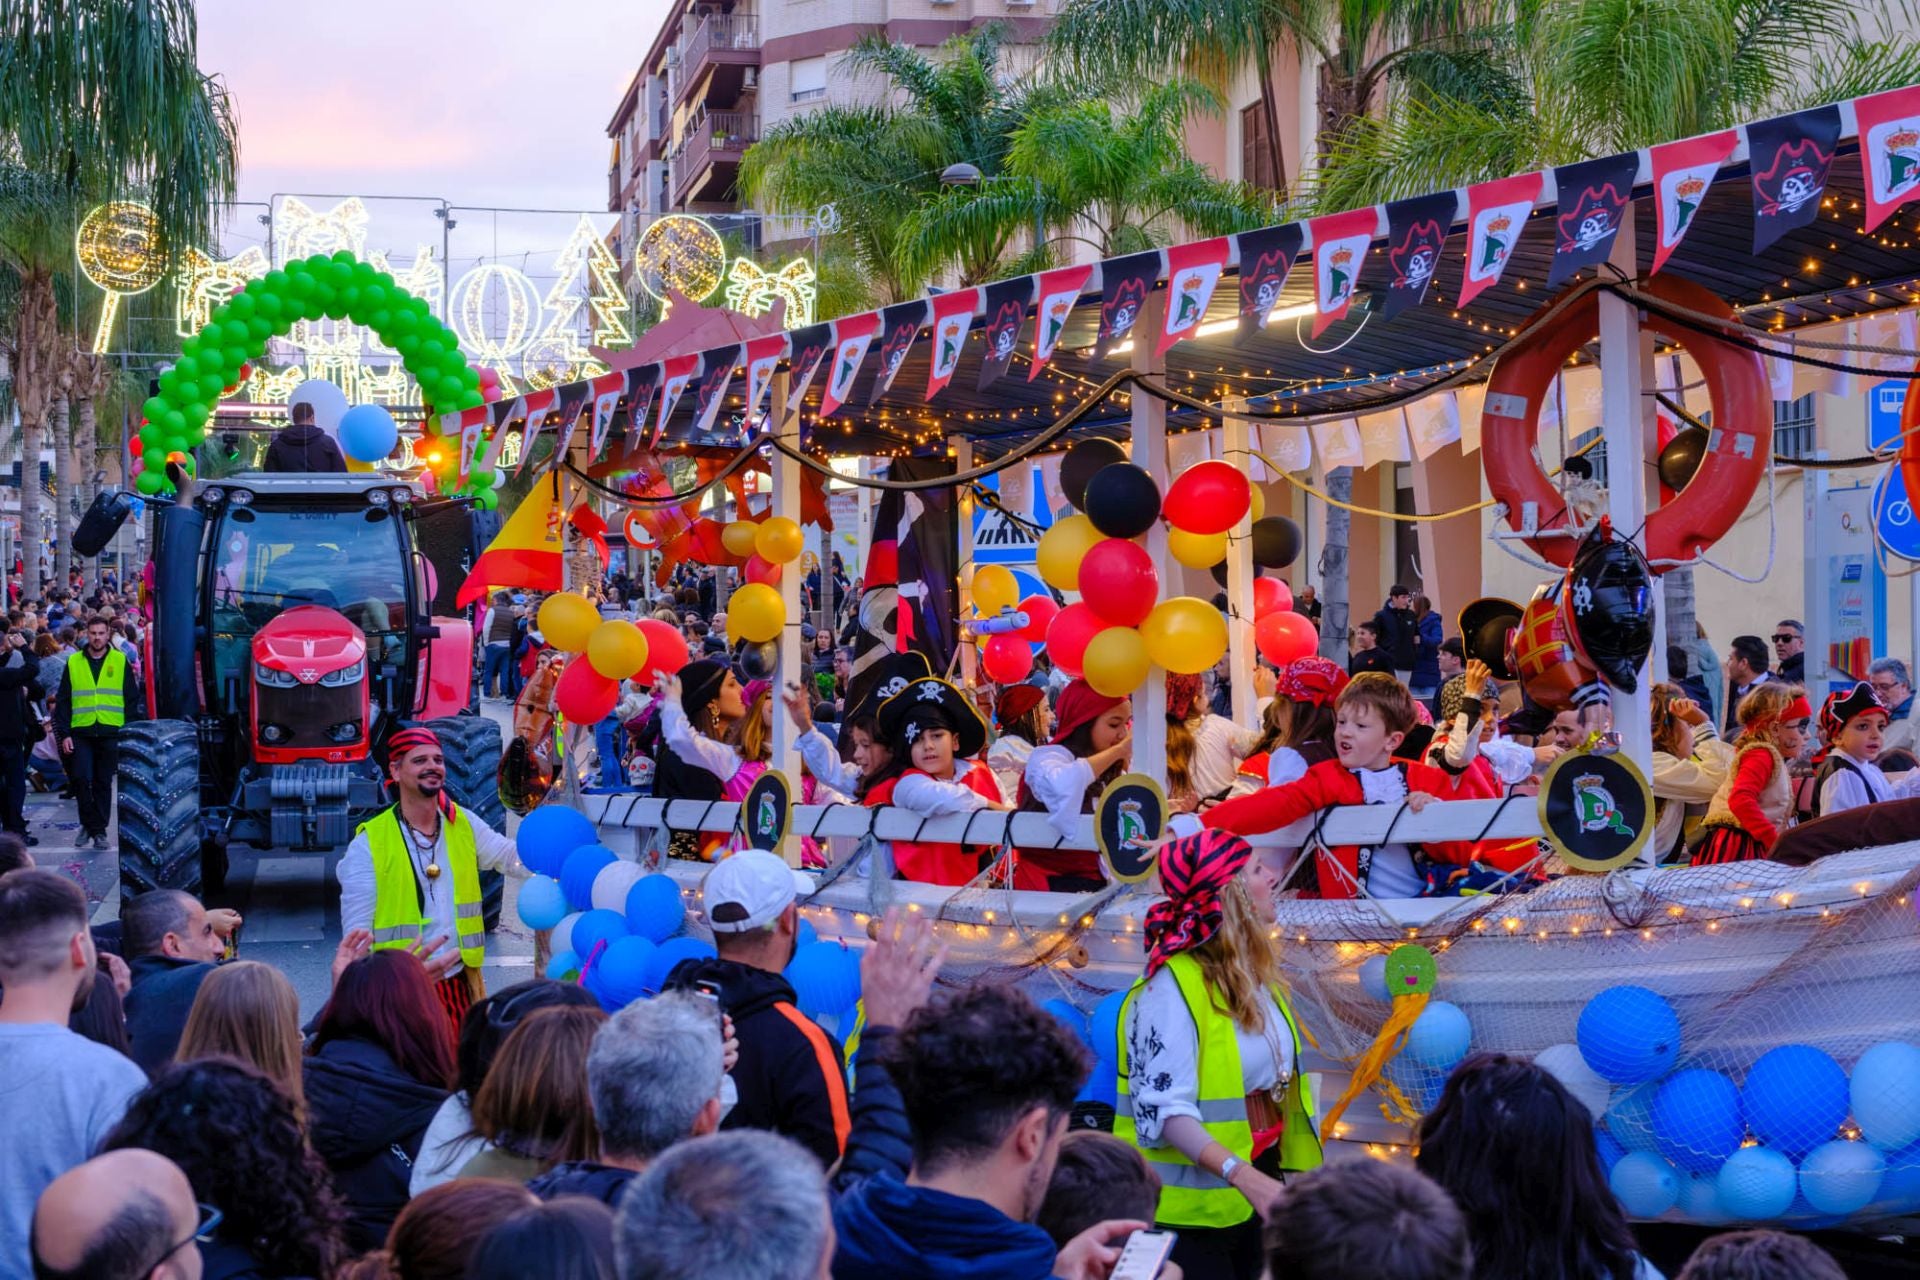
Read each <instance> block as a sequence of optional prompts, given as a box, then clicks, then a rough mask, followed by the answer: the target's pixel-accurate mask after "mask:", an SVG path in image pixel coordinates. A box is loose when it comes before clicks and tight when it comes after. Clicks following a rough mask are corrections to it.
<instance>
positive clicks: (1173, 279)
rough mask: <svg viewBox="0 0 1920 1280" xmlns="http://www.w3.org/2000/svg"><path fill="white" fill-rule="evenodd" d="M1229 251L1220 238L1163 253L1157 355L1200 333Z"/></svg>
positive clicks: (1156, 344) (1155, 346)
mask: <svg viewBox="0 0 1920 1280" xmlns="http://www.w3.org/2000/svg"><path fill="white" fill-rule="evenodd" d="M1229 247H1230V244H1229V242H1228V240H1227V238H1226V237H1225V236H1220V237H1217V238H1216V239H1213V240H1197V241H1195V242H1194V243H1192V244H1177V245H1175V246H1173V247H1172V248H1171V249H1168V250H1167V305H1166V308H1165V310H1164V312H1163V314H1162V315H1161V318H1160V339H1159V341H1158V342H1156V343H1155V344H1154V349H1155V351H1156V353H1157V354H1159V355H1165V354H1167V350H1168V349H1169V348H1170V347H1172V346H1173V344H1174V343H1176V342H1179V341H1180V340H1181V339H1183V338H1191V337H1192V336H1193V335H1194V334H1196V333H1198V332H1199V331H1200V322H1201V321H1202V320H1205V319H1206V318H1207V304H1208V303H1209V302H1212V301H1213V290H1214V286H1215V285H1217V284H1219V283H1220V273H1221V272H1223V271H1225V270H1226V269H1227V250H1228V249H1229Z"/></svg>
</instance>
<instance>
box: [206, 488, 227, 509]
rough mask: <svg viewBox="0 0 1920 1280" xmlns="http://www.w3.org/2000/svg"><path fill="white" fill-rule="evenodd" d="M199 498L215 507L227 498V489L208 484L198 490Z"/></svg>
mask: <svg viewBox="0 0 1920 1280" xmlns="http://www.w3.org/2000/svg"><path fill="white" fill-rule="evenodd" d="M200 500H201V501H202V502H204V503H206V504H207V505H208V506H210V507H217V506H219V505H220V504H221V503H222V502H225V501H226V500H227V491H226V490H225V489H222V488H221V487H220V486H219V485H217V484H216V485H208V486H207V487H206V488H204V489H202V490H201V491H200Z"/></svg>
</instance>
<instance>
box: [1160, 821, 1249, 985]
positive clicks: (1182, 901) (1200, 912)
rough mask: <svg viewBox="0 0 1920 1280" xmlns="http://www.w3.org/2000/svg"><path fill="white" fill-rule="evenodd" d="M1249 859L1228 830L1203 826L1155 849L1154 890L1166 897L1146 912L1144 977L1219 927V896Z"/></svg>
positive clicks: (1241, 842) (1243, 845)
mask: <svg viewBox="0 0 1920 1280" xmlns="http://www.w3.org/2000/svg"><path fill="white" fill-rule="evenodd" d="M1252 856H1253V848H1252V846H1250V845H1248V844H1247V842H1246V841H1245V840H1242V839H1241V838H1240V837H1239V836H1236V835H1234V834H1233V833H1232V832H1230V831H1219V830H1215V829H1212V828H1209V829H1207V830H1205V831H1202V832H1201V833H1200V834H1199V835H1197V836H1185V837H1182V838H1181V839H1179V840H1175V841H1172V842H1171V843H1169V844H1167V845H1166V846H1165V847H1163V848H1162V849H1161V850H1160V887H1161V888H1163V889H1165V890H1166V893H1167V896H1166V897H1165V898H1163V899H1161V900H1160V901H1159V902H1156V903H1154V904H1153V907H1152V908H1151V909H1150V910H1149V911H1148V912H1147V920H1146V937H1147V976H1148V977H1149V978H1151V977H1152V976H1153V975H1154V972H1155V971H1156V970H1158V969H1159V968H1160V966H1161V965H1163V964H1165V963H1166V962H1167V961H1168V959H1169V958H1171V957H1173V956H1175V955H1178V954H1179V953H1180V952H1182V951H1191V950H1193V949H1194V948H1195V947H1197V946H1199V945H1200V944H1201V943H1203V942H1205V941H1206V940H1207V939H1208V938H1211V937H1212V936H1213V935H1214V934H1215V933H1217V932H1219V929H1220V917H1221V913H1222V908H1221V905H1220V894H1221V891H1222V890H1224V889H1225V888H1226V887H1227V886H1228V885H1229V884H1231V883H1233V878H1234V877H1235V876H1237V875H1239V874H1240V869H1241V868H1242V867H1244V866H1246V865H1247V859H1249V858H1251V857H1252Z"/></svg>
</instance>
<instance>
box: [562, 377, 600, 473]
mask: <svg viewBox="0 0 1920 1280" xmlns="http://www.w3.org/2000/svg"><path fill="white" fill-rule="evenodd" d="M591 389H592V388H591V386H590V384H588V383H585V382H569V383H568V384H567V385H566V386H564V387H562V388H560V408H559V414H560V426H559V432H560V438H559V439H558V440H556V441H555V442H554V445H553V454H552V460H553V462H555V463H556V464H557V463H561V462H565V461H566V459H567V450H568V449H571V448H572V447H573V433H574V431H575V430H576V429H577V428H578V427H579V426H580V415H581V413H582V412H583V411H584V410H585V409H586V405H587V394H588V392H589V391H590V390H591Z"/></svg>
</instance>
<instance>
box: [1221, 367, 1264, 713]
mask: <svg viewBox="0 0 1920 1280" xmlns="http://www.w3.org/2000/svg"><path fill="white" fill-rule="evenodd" d="M1229 407H1239V408H1245V402H1244V401H1238V402H1235V404H1234V405H1232V406H1229ZM1251 428H1252V424H1251V423H1249V422H1248V421H1247V420H1246V419H1245V418H1226V419H1223V420H1222V425H1221V428H1220V430H1221V438H1222V440H1223V442H1224V448H1223V455H1224V456H1225V458H1226V460H1227V461H1228V462H1231V463H1232V464H1233V465H1234V466H1236V467H1238V468H1239V469H1240V470H1241V471H1243V472H1246V473H1247V478H1248V480H1249V482H1251V480H1252V478H1253V477H1252V472H1253V457H1252V455H1251V454H1249V453H1248V452H1247V442H1248V436H1249V434H1250V432H1251ZM1257 656H1258V655H1257V654H1256V653H1255V650H1254V643H1253V512H1252V510H1251V509H1249V510H1248V512H1247V514H1246V515H1244V516H1242V517H1241V518H1240V522H1239V523H1238V524H1236V525H1234V526H1233V528H1232V530H1230V531H1229V540H1228V542H1227V679H1228V680H1229V681H1231V682H1232V688H1233V722H1234V723H1235V724H1237V725H1239V726H1241V727H1242V728H1246V727H1247V726H1249V725H1252V724H1255V723H1256V722H1257V721H1258V718H1259V713H1258V711H1257V710H1256V709H1255V707H1254V702H1255V698H1254V692H1253V664H1254V661H1255V659H1256V657H1257Z"/></svg>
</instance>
